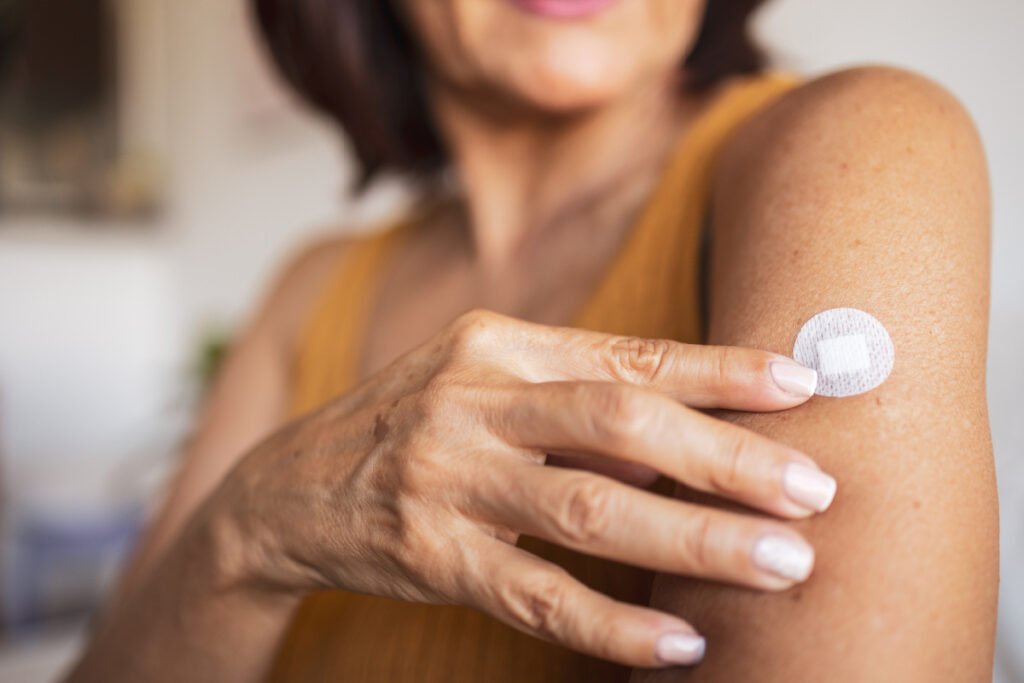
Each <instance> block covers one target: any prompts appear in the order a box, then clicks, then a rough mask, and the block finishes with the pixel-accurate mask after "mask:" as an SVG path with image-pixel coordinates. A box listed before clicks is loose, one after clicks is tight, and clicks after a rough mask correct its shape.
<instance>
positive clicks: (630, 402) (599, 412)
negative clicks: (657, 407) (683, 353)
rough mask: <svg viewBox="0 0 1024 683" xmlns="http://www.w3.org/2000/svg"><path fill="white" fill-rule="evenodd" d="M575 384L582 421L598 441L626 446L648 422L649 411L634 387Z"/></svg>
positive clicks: (650, 415)
mask: <svg viewBox="0 0 1024 683" xmlns="http://www.w3.org/2000/svg"><path fill="white" fill-rule="evenodd" d="M578 386H579V388H578V389H577V391H578V392H580V393H581V394H582V395H581V396H579V397H578V398H579V399H581V400H579V401H577V403H578V404H580V405H581V406H582V407H583V411H584V420H583V422H582V423H583V424H584V425H585V426H586V428H587V429H588V430H590V432H591V435H592V436H593V437H594V438H595V440H596V441H597V442H599V443H605V444H607V445H608V446H609V447H610V448H612V449H620V448H624V447H628V446H629V445H630V444H632V442H633V441H634V440H635V439H636V438H637V437H639V436H640V435H642V434H643V433H644V431H646V429H647V428H648V427H649V426H650V420H651V419H652V411H651V410H650V406H647V405H644V404H645V401H644V400H643V397H642V395H641V394H640V393H639V392H638V391H637V390H636V389H633V388H630V387H624V386H620V385H614V384H590V385H578Z"/></svg>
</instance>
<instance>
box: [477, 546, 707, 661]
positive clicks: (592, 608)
mask: <svg viewBox="0 0 1024 683" xmlns="http://www.w3.org/2000/svg"><path fill="white" fill-rule="evenodd" d="M478 558H479V562H480V567H479V568H478V571H477V572H475V575H476V576H477V577H479V579H478V580H477V581H476V582H475V585H474V586H473V587H472V588H471V592H472V593H474V595H473V596H472V600H473V602H474V605H473V606H475V607H477V608H478V609H482V610H483V611H485V612H488V613H489V614H491V615H493V616H495V617H497V618H498V619H500V620H501V621H503V622H505V623H506V624H509V625H510V626H512V627H514V628H517V629H519V630H520V631H523V632H525V633H528V634H530V635H532V636H535V637H537V638H542V639H544V640H548V641H553V642H556V643H559V644H561V645H563V646H565V647H568V648H571V649H573V650H576V651H578V652H582V653H584V654H587V655H590V656H593V657H599V658H601V659H606V660H609V661H613V662H618V663H621V664H625V665H627V666H642V667H665V666H671V665H679V664H696V663H697V662H698V661H700V659H701V658H702V657H703V655H704V639H703V638H701V637H700V636H698V635H697V634H696V632H695V631H694V630H693V628H692V627H691V626H690V625H689V624H687V623H686V622H685V621H683V620H682V619H679V618H677V617H674V616H671V615H668V614H664V613H662V612H658V611H657V610H653V609H650V608H647V607H638V606H635V605H630V604H627V603H623V602H617V601H615V600H613V599H611V598H609V597H608V596H606V595H602V594H601V593H598V592H597V591H594V590H592V589H590V588H587V587H586V586H584V585H583V584H582V583H580V582H579V581H577V580H576V579H574V578H572V577H571V576H570V575H569V574H568V573H566V572H565V571H564V570H562V569H561V568H559V567H557V566H555V565H553V564H550V563H549V562H546V561H544V560H541V559H540V558H537V557H535V556H533V555H530V554H529V553H527V552H524V551H522V550H520V549H518V548H515V547H513V546H509V545H506V544H504V543H501V542H500V541H496V540H490V541H488V542H487V543H486V544H485V546H484V547H482V548H481V550H480V553H479V555H478Z"/></svg>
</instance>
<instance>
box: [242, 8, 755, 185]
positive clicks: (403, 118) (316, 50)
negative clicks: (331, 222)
mask: <svg viewBox="0 0 1024 683" xmlns="http://www.w3.org/2000/svg"><path fill="white" fill-rule="evenodd" d="M252 1H253V5H254V9H255V13H256V18H257V21H258V25H259V27H260V30H261V31H262V34H263V37H264V39H265V40H266V43H267V46H268V47H269V49H270V53H271V55H272V57H273V59H274V61H275V62H276V64H277V66H278V68H279V69H280V71H281V73H282V74H283V76H284V77H285V79H286V80H287V81H288V82H289V83H291V85H292V86H293V87H294V88H295V89H296V90H297V91H298V92H299V93H300V94H301V95H302V96H303V97H304V98H305V99H306V100H308V101H309V103H311V104H312V105H313V106H314V107H315V108H316V109H318V110H320V111H321V112H323V113H325V114H326V115H327V116H328V117H330V118H331V119H333V120H334V121H337V122H338V123H339V124H341V126H342V127H343V128H344V129H345V131H346V132H347V133H348V135H349V138H350V139H351V142H352V146H353V148H354V149H355V153H356V156H357V157H358V159H359V163H360V165H361V171H362V183H365V182H366V181H368V180H369V179H371V178H372V177H373V176H374V175H376V174H377V173H378V172H380V171H398V172H405V173H413V174H416V175H424V176H425V175H429V174H431V173H433V172H435V171H438V170H440V169H441V168H443V167H444V165H445V163H446V161H447V155H446V153H445V149H444V145H443V144H442V141H441V138H440V136H439V135H438V133H437V130H436V128H435V127H434V124H433V121H432V119H431V113H430V107H429V106H428V105H427V99H426V93H425V91H424V88H425V86H424V81H423V75H422V71H421V65H420V63H419V56H418V55H417V49H416V46H415V43H414V41H413V40H412V37H411V36H410V35H409V33H408V31H407V30H406V28H405V26H404V25H403V24H402V22H401V20H400V19H399V17H398V16H397V15H396V14H395V11H394V9H393V7H392V3H391V1H390V0H252ZM763 1H764V0H707V9H706V11H705V16H704V23H703V26H702V27H701V30H700V33H699V35H698V37H697V41H696V43H695V44H694V47H693V49H692V50H691V51H690V54H689V55H688V56H687V58H686V60H685V63H684V64H683V69H684V70H685V72H686V74H687V79H686V83H687V86H688V87H690V88H693V89H695V90H699V89H705V88H708V87H710V86H712V85H714V84H715V83H717V82H719V81H720V80H722V79H723V78H726V77H727V76H731V75H734V74H742V73H751V72H755V71H757V70H759V69H760V68H761V67H762V64H763V59H762V55H761V53H760V51H759V50H758V49H757V48H756V47H755V45H754V44H753V42H752V41H751V39H750V35H749V33H748V22H749V19H750V16H751V14H753V12H754V10H755V9H757V7H758V6H759V5H760V4H761V3H762V2H763ZM362 183H361V184H362Z"/></svg>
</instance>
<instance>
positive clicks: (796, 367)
mask: <svg viewBox="0 0 1024 683" xmlns="http://www.w3.org/2000/svg"><path fill="white" fill-rule="evenodd" d="M769 369H770V370H771V373H772V379H774V380H775V383H776V384H778V385H779V388H780V389H782V390H783V391H785V392H786V393H787V394H793V395H794V396H800V397H801V398H807V397H808V396H814V390H815V389H817V388H818V373H817V372H815V371H814V370H813V369H811V368H805V367H804V366H802V365H800V364H799V363H790V362H788V361H776V362H774V363H772V364H771V367H770V368H769Z"/></svg>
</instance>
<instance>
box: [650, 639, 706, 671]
mask: <svg viewBox="0 0 1024 683" xmlns="http://www.w3.org/2000/svg"><path fill="white" fill-rule="evenodd" d="M705 647H706V646H705V643H704V639H703V638H701V637H700V636H697V635H694V634H692V633H682V632H680V633H666V634H665V635H663V636H662V637H661V638H658V642H657V643H656V644H655V645H654V654H655V656H657V658H658V659H660V660H661V661H663V662H665V663H666V664H696V663H697V662H699V661H700V660H702V659H704V650H705Z"/></svg>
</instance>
